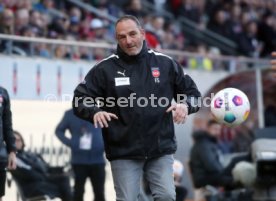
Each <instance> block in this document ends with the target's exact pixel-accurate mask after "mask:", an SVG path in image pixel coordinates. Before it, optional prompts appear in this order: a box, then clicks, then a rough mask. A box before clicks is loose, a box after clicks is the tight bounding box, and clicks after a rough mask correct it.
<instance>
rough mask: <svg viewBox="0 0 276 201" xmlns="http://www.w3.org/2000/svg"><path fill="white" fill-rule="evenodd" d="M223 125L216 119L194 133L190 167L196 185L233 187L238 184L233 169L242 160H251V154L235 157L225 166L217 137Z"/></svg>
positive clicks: (197, 186)
mask: <svg viewBox="0 0 276 201" xmlns="http://www.w3.org/2000/svg"><path fill="white" fill-rule="evenodd" d="M221 128H222V127H221V125H220V124H219V123H217V122H216V121H214V120H210V121H208V123H207V129H206V131H197V132H195V133H193V138H194V145H193V147H192V149H191V153H190V168H191V172H192V177H193V181H194V185H195V187H196V188H201V187H204V186H206V185H212V186H216V187H217V186H222V187H225V188H227V189H232V188H235V187H237V186H238V184H237V183H235V182H234V179H233V176H232V169H233V168H234V166H235V165H236V163H238V162H240V161H241V160H250V159H249V156H247V155H246V156H241V157H236V158H233V159H232V161H231V162H230V164H229V165H228V166H227V167H224V166H223V157H222V155H221V154H220V152H219V150H218V147H217V138H218V137H219V135H220V132H221Z"/></svg>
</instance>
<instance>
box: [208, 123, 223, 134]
mask: <svg viewBox="0 0 276 201" xmlns="http://www.w3.org/2000/svg"><path fill="white" fill-rule="evenodd" d="M208 132H209V134H210V135H212V136H213V137H219V136H220V133H221V125H220V124H212V125H210V126H209V127H208Z"/></svg>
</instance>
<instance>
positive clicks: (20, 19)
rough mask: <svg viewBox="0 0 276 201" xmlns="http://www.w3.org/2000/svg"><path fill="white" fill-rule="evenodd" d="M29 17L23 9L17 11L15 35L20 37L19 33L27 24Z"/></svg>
mask: <svg viewBox="0 0 276 201" xmlns="http://www.w3.org/2000/svg"><path fill="white" fill-rule="evenodd" d="M29 20H30V15H29V11H28V10H27V9H25V8H22V9H19V10H17V11H16V13H15V25H14V26H15V34H16V35H20V31H21V29H22V28H23V27H26V26H27V25H28V24H29Z"/></svg>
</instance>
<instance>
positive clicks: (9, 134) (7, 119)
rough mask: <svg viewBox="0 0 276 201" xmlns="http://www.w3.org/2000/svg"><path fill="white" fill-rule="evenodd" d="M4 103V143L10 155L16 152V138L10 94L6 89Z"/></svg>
mask: <svg viewBox="0 0 276 201" xmlns="http://www.w3.org/2000/svg"><path fill="white" fill-rule="evenodd" d="M3 92H4V94H3V96H4V102H3V115H2V121H3V137H4V141H5V142H6V145H7V151H8V152H9V153H10V152H11V151H16V147H15V137H14V135H13V129H12V112H11V106H10V98H9V94H8V92H7V91H6V90H5V89H4V90H3Z"/></svg>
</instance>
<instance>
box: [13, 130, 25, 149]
mask: <svg viewBox="0 0 276 201" xmlns="http://www.w3.org/2000/svg"><path fill="white" fill-rule="evenodd" d="M14 136H15V146H16V150H18V151H19V150H22V149H23V142H22V139H21V137H20V136H18V135H16V134H15V135H14Z"/></svg>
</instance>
